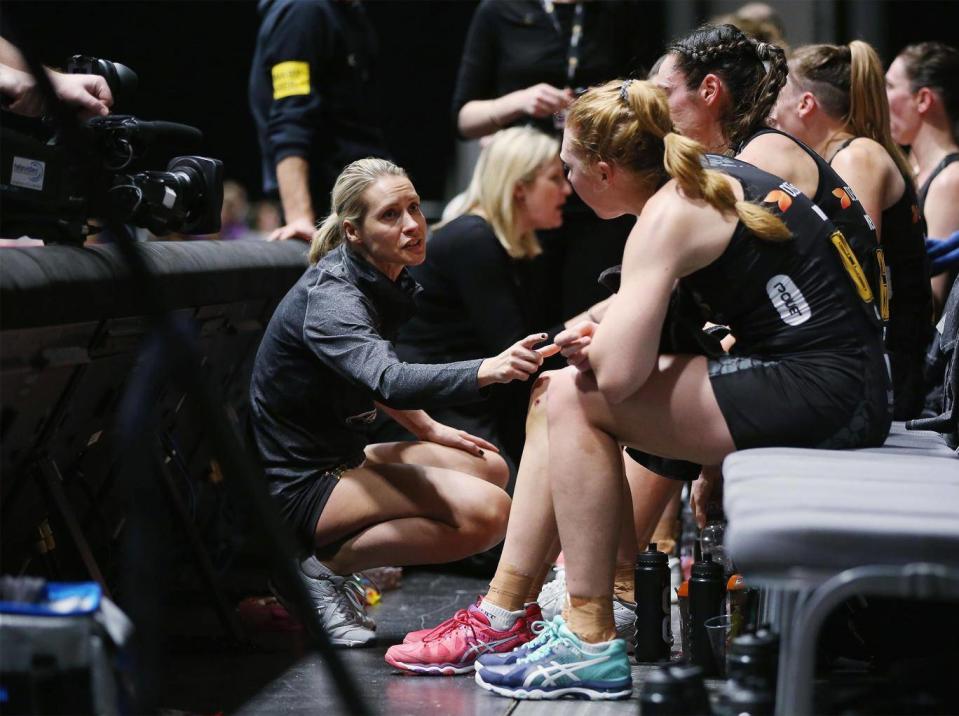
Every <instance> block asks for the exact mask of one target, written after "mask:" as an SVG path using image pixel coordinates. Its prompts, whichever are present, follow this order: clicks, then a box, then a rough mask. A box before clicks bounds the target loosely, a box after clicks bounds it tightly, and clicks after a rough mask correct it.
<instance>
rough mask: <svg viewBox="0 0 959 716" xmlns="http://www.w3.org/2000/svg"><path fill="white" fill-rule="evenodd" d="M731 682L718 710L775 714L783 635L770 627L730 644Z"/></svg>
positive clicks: (732, 714) (735, 715)
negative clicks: (774, 632)
mask: <svg viewBox="0 0 959 716" xmlns="http://www.w3.org/2000/svg"><path fill="white" fill-rule="evenodd" d="M728 662H729V681H728V682H727V683H726V687H725V688H724V689H723V691H722V692H721V693H720V694H719V698H718V707H719V708H718V711H719V713H720V714H723V715H728V716H740V714H745V715H746V716H771V715H772V714H773V713H774V711H775V708H776V672H777V664H778V662H779V637H777V636H776V635H775V634H773V633H772V632H770V631H769V630H767V629H760V630H759V631H757V632H756V633H755V634H745V635H743V636H740V637H737V638H736V639H734V640H733V643H732V644H731V645H730V647H729V659H728Z"/></svg>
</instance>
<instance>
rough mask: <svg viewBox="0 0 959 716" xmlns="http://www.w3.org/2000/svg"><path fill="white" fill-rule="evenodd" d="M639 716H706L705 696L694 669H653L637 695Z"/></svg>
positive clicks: (693, 667)
mask: <svg viewBox="0 0 959 716" xmlns="http://www.w3.org/2000/svg"><path fill="white" fill-rule="evenodd" d="M639 704H640V712H641V713H642V714H643V716H709V714H710V708H709V697H708V695H707V694H706V687H705V685H704V684H703V672H702V670H701V669H700V668H699V667H698V666H664V667H661V668H654V669H653V670H652V671H650V672H649V673H648V674H647V675H646V677H645V678H644V679H643V688H642V690H641V691H640V693H639Z"/></svg>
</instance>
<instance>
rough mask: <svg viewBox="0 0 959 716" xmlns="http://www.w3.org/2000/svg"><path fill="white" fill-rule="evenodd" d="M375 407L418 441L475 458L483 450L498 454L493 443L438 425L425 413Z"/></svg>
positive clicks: (377, 405)
mask: <svg viewBox="0 0 959 716" xmlns="http://www.w3.org/2000/svg"><path fill="white" fill-rule="evenodd" d="M376 407H377V408H379V409H380V410H382V411H383V412H384V413H386V414H387V415H389V416H390V417H391V418H393V420H395V421H396V422H398V423H399V424H400V425H402V426H403V427H404V428H406V429H407V430H409V431H410V432H411V433H413V435H415V436H416V438H417V439H418V440H422V441H425V442H431V443H436V444H438V445H448V446H449V447H453V448H456V449H458V450H465V451H466V452H468V453H470V454H471V455H476V456H477V457H482V456H483V450H492V451H493V452H499V448H498V447H496V446H495V445H493V443H491V442H489V441H487V440H484V439H483V438H480V437H477V436H475V435H470V434H469V433H468V432H466V431H465V430H457V429H456V428H451V427H450V426H449V425H443V423H438V422H437V421H435V420H433V418H431V417H430V416H429V415H427V414H426V412H425V411H422V410H396V409H394V408H391V407H389V406H388V405H383V404H382V403H376Z"/></svg>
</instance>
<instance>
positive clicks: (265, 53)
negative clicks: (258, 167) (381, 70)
mask: <svg viewBox="0 0 959 716" xmlns="http://www.w3.org/2000/svg"><path fill="white" fill-rule="evenodd" d="M258 9H259V12H260V17H261V24H260V29H259V33H258V35H257V44H256V50H255V52H254V56H253V65H252V68H251V72H250V108H251V110H252V113H253V119H254V121H255V123H256V126H257V131H258V133H259V138H260V146H261V150H262V154H263V185H264V186H263V188H264V190H265V191H267V192H274V191H276V189H277V184H276V162H277V159H278V157H277V156H276V152H277V145H278V144H280V145H282V144H283V143H284V142H286V141H289V142H300V143H305V145H308V151H307V152H306V153H304V154H298V156H305V157H306V158H307V159H308V160H309V162H310V174H311V184H312V188H313V197H314V204H315V205H316V206H317V207H318V209H322V208H324V207H326V205H327V204H328V202H329V192H330V190H331V189H332V187H333V183H334V182H335V180H336V177H337V176H338V175H339V172H340V171H341V170H342V169H343V167H344V166H346V164H348V163H350V162H352V161H354V160H356V159H361V158H363V157H367V156H387V150H386V140H385V137H384V134H383V131H382V129H381V117H380V113H379V108H378V106H377V103H376V96H377V92H376V91H375V89H376V82H375V63H376V57H377V52H378V50H377V40H376V34H375V32H374V30H373V26H372V24H371V23H370V21H369V19H368V18H367V16H366V13H365V11H364V9H363V7H362V5H361V4H360V3H358V2H337V1H334V0H260V2H259V5H258ZM289 60H294V61H301V62H308V63H309V65H310V85H311V88H310V93H309V94H307V95H293V96H289V97H284V98H281V99H278V100H274V98H273V80H272V75H271V70H272V67H273V66H274V65H275V64H277V63H279V62H283V61H289ZM280 151H282V146H281V148H280Z"/></svg>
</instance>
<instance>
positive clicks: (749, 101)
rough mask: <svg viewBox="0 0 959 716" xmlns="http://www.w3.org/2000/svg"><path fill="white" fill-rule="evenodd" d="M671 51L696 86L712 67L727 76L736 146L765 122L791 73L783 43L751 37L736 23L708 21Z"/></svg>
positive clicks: (727, 130)
mask: <svg viewBox="0 0 959 716" xmlns="http://www.w3.org/2000/svg"><path fill="white" fill-rule="evenodd" d="M667 51H668V52H670V53H673V54H675V55H676V56H677V63H676V64H677V66H678V67H679V69H680V70H682V72H683V74H685V75H686V86H687V88H689V89H696V88H697V87H699V85H700V83H701V82H702V81H703V78H704V77H705V76H706V75H707V74H710V73H712V74H715V75H718V76H719V77H720V79H722V81H723V84H724V85H725V86H726V89H727V90H728V91H729V94H730V102H729V105H728V106H727V107H726V109H725V113H724V116H723V117H721V118H720V120H721V122H722V125H723V133H724V135H725V137H726V140H727V141H728V142H729V144H730V145H731V146H733V147H736V146H738V145H740V144H741V143H742V142H743V141H745V140H746V139H748V138H749V137H750V136H751V135H752V134H754V133H755V132H756V131H758V130H759V129H760V128H761V127H762V126H764V124H765V122H766V118H767V117H768V116H769V113H770V112H771V111H772V108H773V105H775V104H776V98H777V97H778V96H779V90H781V89H782V88H783V85H785V84H786V75H787V74H788V73H789V67H788V65H787V63H786V54H785V53H784V52H783V51H782V49H781V48H779V47H777V46H776V45H772V44H769V43H768V42H761V41H759V40H756V39H754V38H751V37H748V36H747V35H745V34H744V33H743V32H742V30H740V29H739V28H737V27H735V26H733V25H703V26H702V27H699V28H698V29H696V30H693V31H692V32H691V33H690V34H689V35H687V36H686V37H684V38H682V39H681V40H677V41H676V42H673V43H672V44H671V45H669V47H668V48H667Z"/></svg>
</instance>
